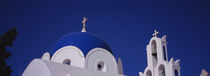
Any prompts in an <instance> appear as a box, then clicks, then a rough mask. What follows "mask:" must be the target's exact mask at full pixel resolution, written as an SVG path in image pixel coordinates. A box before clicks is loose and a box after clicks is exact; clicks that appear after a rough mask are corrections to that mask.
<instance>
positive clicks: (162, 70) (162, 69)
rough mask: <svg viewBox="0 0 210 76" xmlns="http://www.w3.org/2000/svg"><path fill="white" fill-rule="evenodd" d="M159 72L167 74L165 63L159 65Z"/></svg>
mask: <svg viewBox="0 0 210 76" xmlns="http://www.w3.org/2000/svg"><path fill="white" fill-rule="evenodd" d="M158 74H159V76H166V73H165V66H164V65H163V64H161V65H160V66H159V69H158Z"/></svg>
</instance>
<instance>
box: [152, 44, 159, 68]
mask: <svg viewBox="0 0 210 76" xmlns="http://www.w3.org/2000/svg"><path fill="white" fill-rule="evenodd" d="M151 54H152V61H153V65H154V66H155V65H157V61H158V60H157V59H158V57H157V42H156V41H155V40H153V41H152V42H151Z"/></svg>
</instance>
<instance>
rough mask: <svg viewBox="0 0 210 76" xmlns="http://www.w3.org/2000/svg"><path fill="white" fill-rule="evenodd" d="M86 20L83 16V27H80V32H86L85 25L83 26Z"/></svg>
mask: <svg viewBox="0 0 210 76" xmlns="http://www.w3.org/2000/svg"><path fill="white" fill-rule="evenodd" d="M86 22H87V18H86V17H84V18H83V21H82V24H83V27H82V31H81V32H86V28H85V27H86V26H85V24H86Z"/></svg>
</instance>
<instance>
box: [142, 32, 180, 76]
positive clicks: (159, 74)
mask: <svg viewBox="0 0 210 76" xmlns="http://www.w3.org/2000/svg"><path fill="white" fill-rule="evenodd" d="M158 34H159V32H158V31H157V30H155V31H154V34H153V37H152V38H151V39H150V41H149V44H148V45H147V47H146V51H147V67H146V69H145V71H144V73H142V72H140V73H139V74H140V76H180V66H179V62H180V60H179V59H178V60H176V61H175V62H174V59H173V58H171V59H170V61H168V54H167V41H166V35H164V36H163V37H162V38H159V37H158V36H157V35H158ZM166 68H167V69H166Z"/></svg>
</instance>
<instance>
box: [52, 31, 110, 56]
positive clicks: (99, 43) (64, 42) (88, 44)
mask: <svg viewBox="0 0 210 76" xmlns="http://www.w3.org/2000/svg"><path fill="white" fill-rule="evenodd" d="M69 45H71V46H76V47H78V48H79V49H80V50H81V51H82V52H83V53H84V55H86V54H87V53H88V52H89V51H90V50H91V49H93V48H103V49H106V50H108V51H109V52H110V53H112V51H111V48H110V47H109V46H108V44H107V43H106V42H105V41H104V40H103V39H100V38H99V37H97V36H96V35H94V34H91V33H88V32H74V33H70V34H67V35H65V36H64V37H62V38H61V39H60V40H58V41H57V42H56V44H55V46H54V47H53V50H52V53H55V52H56V51H57V50H58V49H60V48H62V47H65V46H69Z"/></svg>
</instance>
